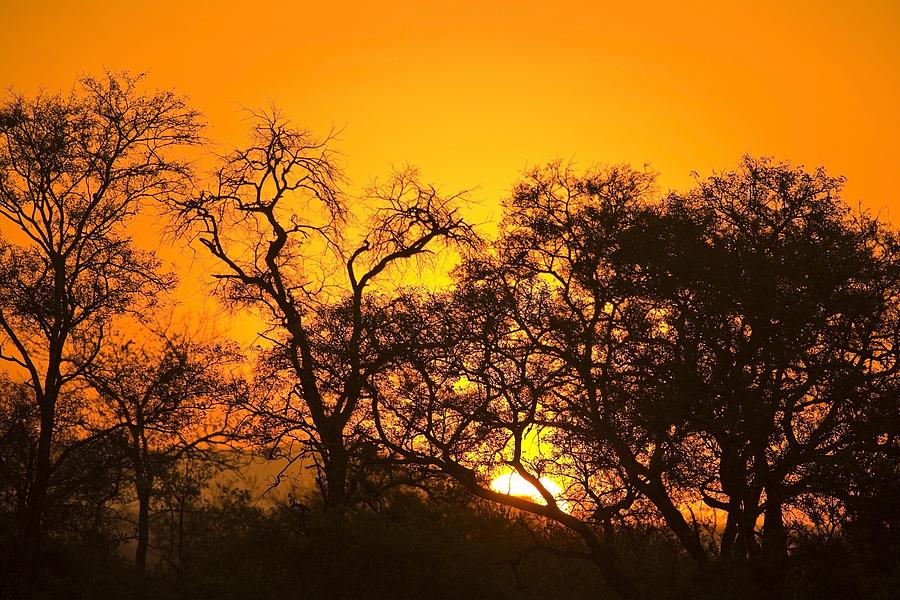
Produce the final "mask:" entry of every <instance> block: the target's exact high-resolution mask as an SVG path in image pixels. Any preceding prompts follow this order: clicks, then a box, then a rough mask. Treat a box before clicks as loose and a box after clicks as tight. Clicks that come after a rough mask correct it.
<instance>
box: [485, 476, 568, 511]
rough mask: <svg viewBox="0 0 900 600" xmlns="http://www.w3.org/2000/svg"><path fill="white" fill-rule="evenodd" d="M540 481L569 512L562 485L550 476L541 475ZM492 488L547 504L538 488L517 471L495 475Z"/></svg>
mask: <svg viewBox="0 0 900 600" xmlns="http://www.w3.org/2000/svg"><path fill="white" fill-rule="evenodd" d="M540 482H541V485H543V486H544V488H546V490H547V491H548V492H550V493H551V494H553V497H554V498H556V505H557V506H558V507H559V508H560V509H561V510H563V511H565V512H569V503H568V502H566V501H565V500H563V499H562V493H563V489H562V487H560V485H559V484H558V483H556V482H555V481H553V480H552V479H550V478H549V477H541V478H540ZM491 489H492V490H494V491H495V492H499V493H501V494H507V495H509V496H516V497H519V498H525V499H527V500H531V501H533V502H537V503H538V504H547V501H546V500H545V499H544V497H543V496H542V495H541V494H540V492H538V490H537V488H536V487H534V486H533V485H531V483H529V482H528V481H526V480H525V478H524V477H522V476H521V475H519V474H518V473H515V472H510V473H504V474H502V475H498V476H497V477H495V478H494V479H493V481H491Z"/></svg>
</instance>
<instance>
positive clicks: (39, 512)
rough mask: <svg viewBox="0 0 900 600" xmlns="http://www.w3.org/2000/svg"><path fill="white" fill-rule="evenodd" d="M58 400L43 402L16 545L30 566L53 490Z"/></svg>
mask: <svg viewBox="0 0 900 600" xmlns="http://www.w3.org/2000/svg"><path fill="white" fill-rule="evenodd" d="M55 409H56V398H55V394H54V396H53V397H52V398H51V397H47V396H44V398H43V402H41V424H40V432H39V434H38V448H37V456H36V457H35V462H34V475H33V477H32V479H31V482H30V483H29V485H28V494H27V499H26V501H25V514H24V515H23V517H24V518H23V519H22V523H20V527H19V535H18V540H17V543H16V546H17V556H18V558H19V560H21V561H22V564H23V565H24V566H27V565H28V564H29V562H30V560H31V558H32V557H33V555H34V552H35V551H36V547H37V544H38V541H39V539H40V536H41V523H42V519H43V516H44V511H45V510H46V504H47V491H48V489H49V487H50V468H51V463H50V450H51V446H52V444H53V424H54V421H55V412H56V411H55Z"/></svg>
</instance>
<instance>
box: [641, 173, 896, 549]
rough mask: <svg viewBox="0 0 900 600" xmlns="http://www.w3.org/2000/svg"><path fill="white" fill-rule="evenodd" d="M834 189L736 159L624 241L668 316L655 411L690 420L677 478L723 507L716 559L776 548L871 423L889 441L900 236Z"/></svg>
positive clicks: (823, 181) (823, 177)
mask: <svg viewBox="0 0 900 600" xmlns="http://www.w3.org/2000/svg"><path fill="white" fill-rule="evenodd" d="M842 183H843V182H842V180H841V179H836V178H832V177H829V176H828V175H827V174H826V173H825V171H824V170H823V169H818V170H815V171H813V172H808V171H805V170H803V169H801V168H798V167H793V166H791V165H790V164H787V163H777V162H773V161H771V160H768V159H753V158H745V159H744V160H743V162H742V163H741V165H740V167H739V168H738V169H737V170H735V171H733V172H727V173H720V174H715V175H713V176H712V177H710V178H709V179H707V180H704V181H700V182H699V183H698V185H697V187H696V188H695V189H694V190H691V191H690V192H689V193H687V194H684V195H678V194H676V195H672V196H671V197H669V198H668V199H667V201H666V204H665V206H664V209H663V210H664V214H663V217H662V218H663V220H662V221H659V220H658V221H656V222H651V223H649V224H648V226H647V228H646V229H645V230H644V231H643V232H642V233H641V236H642V237H645V241H644V243H643V244H640V245H638V244H635V245H634V248H635V253H634V255H633V256H632V260H633V261H634V262H635V263H636V264H639V265H641V267H642V277H643V279H644V281H643V284H644V285H645V286H646V287H645V290H646V294H647V295H648V297H650V298H652V299H653V302H654V304H655V305H656V306H657V308H656V310H657V311H658V313H659V314H660V315H664V317H663V319H664V321H665V323H666V332H665V334H663V335H660V336H659V337H660V338H661V339H663V340H664V341H663V343H662V344H661V347H662V350H661V355H662V357H663V358H662V359H660V360H657V361H656V364H655V365H654V366H653V367H652V368H650V369H649V372H648V376H649V377H652V378H655V379H658V380H660V381H665V386H663V387H660V388H659V389H657V390H656V394H657V399H656V406H657V407H659V410H672V409H670V408H669V407H680V410H681V411H682V412H683V413H684V414H685V416H687V417H688V418H687V419H686V424H687V427H688V428H689V430H690V431H691V432H692V433H691V436H690V437H689V438H688V439H686V440H685V442H686V443H687V444H690V445H691V446H694V447H695V449H694V450H693V451H692V450H691V449H690V448H685V450H684V452H685V459H686V460H685V462H686V465H685V469H684V470H685V474H686V477H687V482H688V483H689V484H690V486H691V487H692V488H694V490H695V492H696V493H697V494H698V495H699V496H700V497H702V498H703V501H704V502H705V503H706V504H707V505H709V506H711V507H714V508H716V509H719V510H722V511H725V513H726V514H727V518H726V523H725V528H724V531H723V532H722V538H721V547H722V551H723V553H725V554H729V555H735V554H736V555H740V556H747V555H749V554H755V553H757V552H759V551H760V550H765V549H766V548H769V549H770V550H771V551H772V552H775V553H776V554H784V552H785V551H786V548H787V543H788V536H787V533H788V532H787V525H788V524H787V523H786V522H785V520H786V519H791V518H793V517H800V515H801V514H802V508H803V505H804V504H805V500H804V498H809V497H810V495H812V496H816V497H819V498H827V497H832V498H833V497H834V496H835V494H836V493H837V492H838V490H837V489H829V488H828V487H827V484H826V482H827V481H828V478H827V477H824V476H823V475H824V473H825V472H827V471H829V470H835V469H839V468H840V465H841V463H843V462H845V461H846V460H848V459H849V458H850V457H851V456H852V455H858V453H860V452H862V454H863V455H866V454H868V455H869V456H874V455H873V454H872V453H873V452H874V451H876V446H877V444H875V443H874V442H875V439H873V435H872V431H871V429H872V428H873V427H874V429H875V430H877V431H878V432H879V433H880V434H882V435H883V436H884V439H883V440H882V443H883V444H886V445H887V446H890V445H892V444H896V442H895V441H890V440H889V439H888V436H887V433H888V431H889V430H894V431H895V426H896V425H895V422H896V419H895V418H892V417H889V416H888V415H891V414H893V415H896V414H897V411H898V410H900V403H898V400H897V397H898V396H897V390H898V379H897V372H898V368H900V363H898V352H900V346H898V344H897V341H898V337H897V336H898V333H900V320H898V312H897V306H898V304H897V301H898V292H900V245H898V242H900V239H898V236H897V234H896V232H894V231H892V230H890V229H888V228H887V227H886V226H885V225H884V224H883V223H880V222H879V221H877V220H876V219H873V218H871V217H869V216H868V215H866V214H864V213H860V212H856V211H852V210H851V209H850V208H849V207H848V206H846V204H844V203H843V201H842V200H841V199H840V190H841V186H842ZM892 421H893V423H894V424H892ZM867 429H868V430H869V432H868V433H867V432H866V430H867ZM864 441H865V444H863V442H864ZM864 445H868V448H867V449H866V448H864ZM697 447H699V448H700V449H697ZM701 454H702V455H704V456H703V458H702V459H699V460H698V459H695V460H691V458H692V457H696V456H699V455H701ZM792 515H793V517H792ZM759 518H762V523H761V530H758V529H757V520H758V519H759ZM800 518H801V519H803V518H805V517H800ZM793 520H795V521H796V518H794V519H793Z"/></svg>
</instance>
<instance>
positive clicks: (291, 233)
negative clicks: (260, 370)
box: [177, 115, 475, 509]
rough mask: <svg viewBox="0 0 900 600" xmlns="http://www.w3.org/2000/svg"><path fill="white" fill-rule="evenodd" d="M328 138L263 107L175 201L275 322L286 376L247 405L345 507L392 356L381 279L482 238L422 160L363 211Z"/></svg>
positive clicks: (270, 356)
mask: <svg viewBox="0 0 900 600" xmlns="http://www.w3.org/2000/svg"><path fill="white" fill-rule="evenodd" d="M329 141H330V140H328V139H326V140H324V141H320V140H317V139H315V138H314V137H313V136H312V134H310V133H309V132H308V131H303V130H299V129H297V128H295V127H293V126H292V125H291V124H290V123H288V122H286V121H285V120H283V119H282V118H280V117H279V116H277V115H257V116H256V122H255V126H254V128H253V140H252V143H251V145H250V146H249V147H247V148H245V149H242V150H237V151H235V152H233V153H232V154H231V155H229V156H227V157H226V158H225V159H224V164H223V166H222V167H221V168H220V169H219V171H218V172H217V174H216V184H215V187H214V188H213V189H211V190H208V191H205V192H203V193H202V194H200V195H199V196H197V197H196V198H194V199H193V200H191V201H190V202H184V203H180V204H179V205H178V207H177V208H178V211H179V216H180V221H179V222H180V226H181V228H182V231H186V232H189V233H190V235H192V236H193V237H194V239H195V240H196V241H197V242H198V243H199V244H200V245H202V247H204V248H205V249H206V250H207V251H208V252H209V253H210V254H211V255H212V256H213V257H214V258H215V259H216V262H217V264H218V266H219V267H220V269H219V270H218V272H217V273H216V274H215V275H214V276H215V277H216V278H217V279H218V281H219V282H220V287H219V291H220V293H221V296H222V297H223V298H225V299H226V300H227V301H228V302H229V303H230V304H231V306H233V307H253V308H257V309H261V310H262V312H263V314H264V317H265V318H266V320H267V322H268V324H269V329H268V330H267V331H266V332H265V333H264V334H263V335H264V337H265V338H266V339H267V340H268V341H269V342H270V343H271V349H270V351H269V352H268V353H267V356H266V358H265V359H264V362H263V363H262V364H263V366H264V367H265V368H264V375H265V374H268V375H273V374H278V377H275V378H271V377H269V378H268V379H265V378H264V381H265V382H266V383H267V385H268V386H271V389H269V390H268V391H267V393H264V394H262V395H261V396H260V397H258V398H257V399H256V400H255V401H254V402H253V403H252V404H250V405H248V407H247V408H248V409H249V410H250V412H251V413H253V414H254V415H255V417H256V429H255V431H254V434H255V437H256V438H257V439H258V440H260V441H262V442H263V443H264V444H265V445H267V446H268V447H269V449H270V452H272V453H274V454H277V453H280V452H284V451H286V450H287V451H288V453H289V454H290V459H291V460H296V459H298V458H300V457H311V458H312V459H313V460H314V461H315V464H316V467H317V471H318V478H317V481H318V484H319V487H320V490H321V494H322V498H323V500H324V502H325V506H326V507H327V508H329V509H338V508H341V507H344V506H346V505H347V503H348V502H350V501H351V498H352V491H353V490H352V489H350V488H348V482H350V480H351V479H352V478H351V477H350V475H349V470H350V469H351V468H352V466H353V464H352V462H353V461H352V457H351V454H352V453H354V452H356V451H357V450H358V449H359V446H358V443H357V441H356V438H357V437H358V436H357V434H356V433H357V430H358V429H359V427H361V424H360V418H361V413H360V411H359V407H360V401H361V399H362V398H363V395H364V391H365V387H364V382H365V380H366V378H367V377H368V375H369V374H370V373H371V372H372V371H373V370H377V369H378V368H380V365H382V364H384V362H385V360H386V358H385V357H384V356H381V355H379V353H378V352H377V351H375V348H374V346H372V345H371V344H369V343H368V340H370V339H372V338H373V331H374V330H377V329H378V327H379V324H378V323H377V322H375V321H373V320H371V319H367V318H366V311H367V305H368V304H369V297H370V292H369V290H371V289H373V285H374V284H375V283H376V281H378V280H381V281H385V280H387V278H388V277H389V276H390V271H391V269H392V268H393V267H396V266H398V265H400V264H401V263H404V262H407V261H410V260H414V259H418V258H421V257H423V256H425V255H427V254H429V253H431V252H432V251H433V249H435V248H438V247H440V246H441V245H462V246H471V245H472V244H474V243H475V236H474V234H473V231H472V229H471V228H470V227H469V226H468V225H467V224H466V223H465V222H464V221H463V219H462V218H461V216H460V214H459V212H458V208H457V204H458V201H459V200H460V197H459V196H458V195H456V196H449V197H445V196H443V195H441V194H440V193H439V192H438V191H437V190H436V189H435V188H434V187H431V186H427V185H424V184H422V183H421V182H420V181H419V178H418V175H417V174H416V173H415V171H412V170H407V171H404V172H401V173H398V174H396V175H395V176H394V177H393V178H391V179H390V181H389V182H387V184H386V185H380V186H374V187H373V189H372V190H371V191H370V192H371V193H370V194H369V195H368V197H367V198H366V199H365V200H366V202H367V203H368V204H369V205H368V206H364V209H366V212H367V218H365V219H362V220H361V222H359V223H356V222H353V221H352V220H351V217H352V215H351V213H350V211H349V210H348V207H347V205H346V203H345V201H344V198H343V196H342V193H341V189H340V186H341V184H342V178H341V173H340V170H339V169H338V168H337V166H336V165H335V162H334V157H333V155H332V152H331V150H330V149H329V147H328V143H329ZM353 240H359V241H358V242H354V241H353ZM293 443H299V444H300V448H301V449H300V451H299V452H297V453H294V452H292V451H291V450H290V448H291V447H292V444H293Z"/></svg>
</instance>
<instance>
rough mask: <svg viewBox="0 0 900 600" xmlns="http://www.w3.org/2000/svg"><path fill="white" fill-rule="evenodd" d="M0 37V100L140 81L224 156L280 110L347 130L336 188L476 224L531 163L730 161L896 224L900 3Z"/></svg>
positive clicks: (340, 10)
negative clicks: (405, 198)
mask: <svg viewBox="0 0 900 600" xmlns="http://www.w3.org/2000/svg"><path fill="white" fill-rule="evenodd" d="M378 4H384V5H385V6H377V5H378ZM720 4H725V5H727V6H721V5H720ZM638 5H640V7H639V8H638V7H637V6H638ZM0 22H2V23H3V35H2V36H0V86H2V87H10V86H11V87H15V88H16V89H17V90H19V91H24V92H31V91H34V90H35V89H37V88H38V87H39V86H41V85H43V86H45V87H48V88H56V89H58V88H68V87H69V86H70V85H71V83H72V81H73V80H74V78H75V77H76V76H77V75H79V74H89V73H97V72H100V71H101V70H102V68H104V67H107V68H110V69H123V68H124V69H130V70H134V71H141V70H150V72H151V79H150V83H151V85H153V86H155V87H174V88H176V89H177V90H178V91H180V92H181V93H184V94H186V95H188V96H190V97H191V99H192V102H193V105H194V106H195V107H197V108H198V109H200V110H201V111H203V113H204V114H205V115H206V119H207V121H208V122H209V123H210V124H211V125H212V126H213V127H212V128H211V129H210V130H209V132H208V135H209V136H210V137H212V138H213V139H216V140H220V141H225V142H229V143H234V142H237V141H240V139H241V135H242V134H243V124H242V123H241V115H240V113H239V108H240V107H241V106H247V107H260V106H265V105H267V104H268V103H269V102H276V103H277V104H278V105H279V106H280V107H282V109H283V111H284V112H285V113H286V114H287V115H289V116H291V117H292V118H293V119H294V120H295V121H296V122H298V123H300V124H301V125H304V126H307V127H310V128H313V129H315V130H318V131H323V132H324V131H325V130H327V129H328V128H329V127H330V126H331V125H332V124H334V125H335V126H337V127H339V128H343V133H342V134H341V136H340V148H341V150H342V152H343V153H344V155H345V160H346V164H347V169H348V174H349V176H350V178H351V180H352V181H353V182H354V184H357V185H359V186H362V185H365V184H366V183H368V181H369V180H370V178H371V177H372V176H375V175H380V174H384V173H386V172H387V171H388V170H389V169H390V168H391V166H392V165H403V164H405V163H412V164H415V165H418V166H420V167H421V169H422V171H423V174H424V175H425V177H426V179H429V180H432V181H434V182H436V183H438V184H440V185H441V186H442V187H443V188H444V189H445V190H448V191H450V190H456V189H459V188H472V187H474V188H477V189H476V192H475V198H476V199H477V200H479V201H481V202H482V205H481V207H480V208H479V209H478V211H477V218H479V219H490V218H492V217H496V216H498V215H499V210H498V208H497V204H498V200H499V198H500V197H501V196H502V195H503V193H504V192H505V190H507V189H509V187H510V184H511V183H512V182H513V181H514V180H515V178H516V176H517V173H518V172H519V171H520V170H521V169H522V168H524V167H526V166H527V165H530V164H535V163H539V162H543V161H546V160H548V159H552V158H557V157H562V158H574V159H575V160H576V161H577V162H578V164H581V165H588V164H590V163H592V162H620V161H627V162H632V163H636V164H642V163H644V162H648V163H650V165H651V167H652V168H653V169H654V170H656V171H658V172H659V173H660V174H661V177H660V181H661V184H662V187H663V188H664V189H665V188H668V187H682V186H685V185H686V184H688V183H689V181H690V176H689V173H690V171H692V170H697V171H699V172H701V173H708V172H709V170H710V169H713V168H726V167H729V166H733V165H735V163H736V161H737V159H738V158H739V157H740V155H741V154H742V153H745V152H750V153H754V154H771V155H775V156H777V157H781V158H788V159H791V160H793V161H795V162H800V163H804V164H806V165H809V166H817V165H820V164H824V165H825V166H826V167H828V168H829V170H830V171H831V172H832V173H834V174H844V175H846V176H847V177H848V179H849V182H848V186H847V193H846V194H845V197H846V198H847V199H848V200H849V201H851V202H853V203H856V202H861V203H862V204H863V205H864V206H865V207H868V208H871V209H873V210H876V211H881V212H882V214H884V215H886V216H889V217H891V218H892V220H893V221H895V222H896V221H898V214H900V193H898V192H897V190H896V183H895V181H896V178H897V174H898V173H900V109H898V105H900V68H898V67H900V64H898V63H900V2H898V1H897V0H886V1H870V2H837V1H830V0H821V1H818V2H754V3H737V2H730V3H717V2H678V3H676V2H642V3H637V2H634V3H628V2H621V1H616V2H603V1H594V2H580V3H575V2H563V1H554V2H541V3H537V2H530V1H520V2H515V3H512V2H511V3H508V4H507V5H506V6H500V5H499V3H492V2H486V1H484V0H481V1H480V2H456V3H453V4H452V5H450V3H445V4H444V5H443V6H440V5H438V4H437V3H434V4H429V3H425V2H421V1H419V2H405V1H404V2H390V3H374V2H358V3H338V2H316V3H309V2H279V3H269V4H265V3H250V2H231V1H224V0H222V1H215V2H210V1H199V2H191V1H188V0H178V1H172V0H159V1H156V2H146V3H142V2H125V1H122V2H112V1H107V2H90V1H87V0H79V1H77V2H76V1H67V2H62V1H44V2H28V1H25V0H0Z"/></svg>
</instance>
